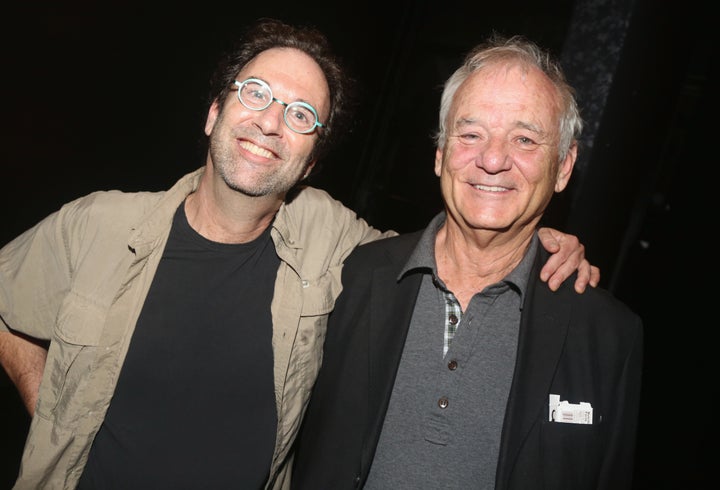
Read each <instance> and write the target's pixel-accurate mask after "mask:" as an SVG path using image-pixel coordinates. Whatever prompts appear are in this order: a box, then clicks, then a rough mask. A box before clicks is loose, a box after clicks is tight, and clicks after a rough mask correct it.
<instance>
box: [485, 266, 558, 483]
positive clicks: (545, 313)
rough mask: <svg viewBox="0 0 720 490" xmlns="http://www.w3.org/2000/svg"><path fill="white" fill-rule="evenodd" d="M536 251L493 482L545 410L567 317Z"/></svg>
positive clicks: (503, 478)
mask: <svg viewBox="0 0 720 490" xmlns="http://www.w3.org/2000/svg"><path fill="white" fill-rule="evenodd" d="M541 260H546V257H545V253H540V254H539V255H538V257H536V261H535V264H534V266H533V270H532V271H531V272H530V278H531V280H530V281H529V282H528V294H527V296H526V298H525V301H524V305H523V314H522V319H521V321H520V336H519V341H518V354H517V361H516V363H515V374H514V376H513V384H512V387H511V389H510V397H509V399H508V405H507V411H506V413H505V421H504V425H503V434H502V441H501V444H500V456H499V461H498V482H497V488H498V489H501V488H506V485H507V483H508V478H509V476H510V474H511V472H512V468H513V465H514V462H515V459H516V457H517V455H518V452H519V451H520V449H521V446H522V444H523V442H524V441H525V440H526V437H527V435H528V433H529V432H530V431H531V430H532V428H533V426H534V425H535V424H536V423H538V420H541V417H542V416H547V406H548V393H549V392H550V385H551V383H552V380H553V374H554V372H555V368H556V366H557V363H558V360H559V358H560V355H561V353H562V350H563V346H564V343H565V338H566V336H567V331H568V323H569V319H570V308H569V306H568V302H564V301H560V300H559V298H558V296H559V293H553V292H552V291H550V289H549V288H548V287H547V285H546V284H545V283H543V282H542V281H540V279H539V277H540V266H541V265H542V262H540V261H541Z"/></svg>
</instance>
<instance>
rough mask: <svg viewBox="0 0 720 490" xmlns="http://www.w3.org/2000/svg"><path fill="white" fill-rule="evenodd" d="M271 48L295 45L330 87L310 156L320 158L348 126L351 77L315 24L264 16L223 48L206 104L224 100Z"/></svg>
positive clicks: (211, 81)
mask: <svg viewBox="0 0 720 490" xmlns="http://www.w3.org/2000/svg"><path fill="white" fill-rule="evenodd" d="M272 48H295V49H298V50H300V51H302V52H304V53H306V54H307V55H309V56H310V57H311V58H312V59H313V60H315V62H316V63H317V64H318V65H319V66H320V68H321V69H322V71H323V73H324V74H325V78H326V80H327V83H328V87H329V88H330V115H329V116H328V118H327V121H326V127H325V128H322V129H321V130H320V131H318V139H317V142H316V144H315V147H314V148H313V153H312V157H313V158H317V159H318V160H321V157H322V156H324V155H325V154H326V153H327V152H328V151H329V149H330V148H331V147H332V145H333V144H335V142H336V141H337V139H338V136H340V135H341V134H343V132H344V130H345V128H346V127H347V124H348V122H349V121H348V120H349V115H348V111H349V108H348V106H349V105H350V104H349V100H348V99H349V98H350V91H351V85H352V80H351V79H350V77H349V76H348V75H347V74H346V73H345V70H344V68H343V67H342V65H341V62H340V60H339V58H338V57H337V56H336V55H335V54H334V53H333V52H332V50H331V48H330V43H329V42H328V40H327V38H326V37H325V35H324V34H323V33H321V32H320V31H318V30H317V29H316V28H314V27H309V26H291V25H288V24H286V23H284V22H281V21H279V20H276V19H269V18H263V19H259V20H258V21H257V22H256V23H255V24H253V25H251V26H250V27H249V28H248V29H247V30H246V31H245V34H244V36H243V37H242V38H241V39H239V40H238V41H237V42H236V43H234V44H233V45H232V47H231V48H230V49H229V50H228V51H226V52H225V53H224V55H223V57H222V58H221V60H220V61H219V63H218V65H217V68H216V69H215V72H214V73H213V75H212V77H211V79H210V92H209V94H208V95H209V96H208V104H211V103H212V102H213V101H215V100H218V102H220V103H223V102H224V101H225V99H226V98H227V97H228V94H229V93H230V88H231V87H232V84H233V80H235V77H236V76H237V74H238V73H239V72H240V71H241V70H242V69H243V67H244V66H245V65H246V64H248V63H249V62H250V61H251V60H252V59H253V58H255V57H256V56H257V55H259V54H260V53H262V52H263V51H266V50H268V49H272Z"/></svg>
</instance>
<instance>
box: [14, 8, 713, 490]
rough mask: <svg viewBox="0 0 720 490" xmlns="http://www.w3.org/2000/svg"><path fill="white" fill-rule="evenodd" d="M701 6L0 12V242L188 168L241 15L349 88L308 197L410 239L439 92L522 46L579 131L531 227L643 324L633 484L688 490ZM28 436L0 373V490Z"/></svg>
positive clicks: (697, 463)
mask: <svg viewBox="0 0 720 490" xmlns="http://www.w3.org/2000/svg"><path fill="white" fill-rule="evenodd" d="M270 3H272V5H270ZM708 10H709V5H703V4H702V3H701V2H698V3H696V2H693V1H686V2H669V1H661V0H658V1H653V0H635V1H631V0H627V1H601V0H576V1H572V0H558V1H550V0H545V1H542V0H536V1H529V0H506V1H504V2H500V3H499V4H498V3H491V2H460V1H456V0H448V1H441V2H431V1H416V2H410V1H398V2H394V3H393V2H390V1H386V2H377V1H369V2H365V3H363V4H362V5H359V4H355V3H345V4H343V5H341V4H340V3H339V2H338V3H335V2H321V1H320V2H269V3H268V5H267V6H264V5H255V4H253V3H252V2H241V1H236V2H221V1H212V0H208V1H204V2H198V4H197V5H192V6H190V7H187V6H183V7H181V6H179V5H178V4H171V3H169V4H168V5H167V7H161V6H159V4H157V3H154V4H152V6H151V7H150V6H147V5H143V4H140V3H137V4H136V3H135V2H122V3H120V2H112V1H111V2H97V3H95V2H58V3H55V4H53V5H51V6H44V5H42V4H36V3H33V4H32V5H31V6H17V5H15V6H13V7H8V6H6V7H4V8H3V16H2V20H1V21H0V22H2V27H3V28H2V30H1V31H2V34H0V35H1V36H2V37H1V38H0V39H2V43H1V46H2V47H1V48H0V49H1V50H2V63H3V67H2V75H1V76H0V80H1V81H0V87H2V92H0V97H2V99H1V100H2V114H3V127H2V129H3V130H2V132H1V133H0V134H2V140H0V142H1V143H2V144H1V145H0V151H2V157H1V158H0V179H1V180H0V182H1V183H2V185H1V186H0V189H1V190H0V210H1V211H0V212H1V213H2V215H1V216H2V221H0V245H3V244H5V243H6V242H8V241H9V240H11V239H12V238H13V237H15V236H16V235H18V234H19V233H21V232H22V231H24V230H25V229H27V228H29V227H30V226H32V225H33V224H34V223H36V222H37V221H39V220H40V219H42V218H43V217H45V216H46V215H47V214H49V213H51V212H53V211H54V210H56V209H57V208H59V207H60V205H61V204H63V203H64V202H66V201H69V200H71V199H74V198H76V197H79V196H81V195H83V194H86V193H88V192H91V191H94V190H98V189H122V190H127V191H134V190H162V189H165V188H167V187H169V186H170V185H171V184H172V183H174V182H175V181H176V180H177V179H178V178H179V177H180V176H181V175H183V174H185V173H186V172H188V171H190V170H193V169H195V168H196V167H198V166H200V165H202V164H203V163H204V161H203V155H202V152H201V151H200V150H201V148H202V146H201V144H200V142H201V138H202V137H203V124H204V118H205V110H206V108H205V105H204V98H205V90H206V88H207V79H208V77H209V75H210V70H211V68H212V67H213V64H214V61H215V59H216V56H217V54H218V51H219V50H220V49H221V48H223V47H225V46H226V43H227V42H228V41H229V40H230V39H232V38H233V36H234V35H235V34H236V33H237V32H238V31H239V30H240V29H242V28H243V27H244V26H245V25H246V24H247V23H248V22H251V21H252V20H254V19H255V18H257V17H260V16H269V17H277V18H281V19H283V20H286V21H290V22H298V23H306V24H313V25H315V26H317V27H319V28H320V29H321V30H322V31H324V32H325V33H326V34H327V35H328V37H329V38H330V40H331V42H332V43H333V45H334V46H335V47H336V50H337V51H338V53H339V54H340V55H341V57H342V58H343V59H344V60H345V62H346V64H347V65H348V66H349V67H350V69H351V73H352V74H353V75H354V76H355V78H356V79H357V81H358V84H359V87H360V89H361V91H360V97H361V98H360V100H361V102H362V103H361V105H360V106H359V108H358V115H357V118H356V121H355V126H354V129H353V131H352V132H351V133H350V134H349V135H348V137H347V139H346V140H345V141H344V142H343V144H342V146H341V148H339V149H338V150H337V151H335V152H334V153H333V154H332V155H331V156H330V158H327V159H326V161H325V166H324V168H323V169H322V170H321V172H320V173H318V174H317V175H316V176H315V177H313V179H312V182H313V183H314V184H315V185H317V186H319V187H323V188H325V189H327V190H329V191H330V192H331V193H332V194H333V195H334V196H335V197H336V198H338V199H340V200H342V201H343V202H344V203H345V204H347V205H348V206H350V207H352V208H353V209H355V210H356V211H357V212H358V213H359V214H360V215H361V216H363V217H365V218H366V219H367V220H368V221H369V222H370V223H371V224H373V225H375V226H377V227H379V228H383V229H385V228H393V229H396V230H398V231H401V232H404V231H411V230H415V229H418V228H420V227H422V226H423V225H424V224H425V223H426V222H427V221H428V220H429V219H430V217H432V216H433V215H434V214H435V213H436V212H437V211H438V210H439V209H440V206H441V204H440V197H439V193H438V188H437V187H438V185H437V179H436V177H435V175H434V173H433V159H434V148H433V145H432V140H431V134H432V132H433V131H434V129H435V127H436V123H437V112H438V105H439V97H440V85H441V84H442V82H443V81H444V80H445V78H447V77H448V76H449V75H450V73H451V71H452V70H453V69H454V68H455V67H456V66H457V65H458V64H459V62H460V61H461V59H462V56H463V55H464V54H465V52H466V51H467V50H468V49H469V48H470V47H472V46H473V45H474V44H476V43H477V42H480V41H481V40H483V39H484V38H485V37H486V36H487V35H488V34H490V33H491V32H492V31H493V30H495V31H499V32H501V33H505V34H524V35H526V36H528V37H530V38H531V39H533V40H535V41H537V42H538V43H539V44H541V45H543V46H545V47H547V48H549V49H551V50H552V51H553V52H554V53H555V54H556V55H557V56H558V57H560V59H561V60H562V62H563V65H564V66H565V69H566V73H567V75H568V78H569V80H570V82H571V83H572V84H573V85H574V86H575V87H576V88H577V90H578V99H579V102H580V105H581V108H582V112H583V116H584V119H585V120H586V130H585V134H584V136H583V141H582V146H581V154H580V157H579V160H578V163H577V165H576V169H575V172H574V175H573V178H572V181H571V185H570V188H569V189H568V190H566V191H565V192H564V193H563V194H561V195H560V196H558V197H557V198H556V200H555V202H554V203H553V205H552V208H551V209H550V211H549V213H548V215H547V224H549V225H552V226H555V227H557V228H560V229H562V230H564V231H567V232H570V233H573V234H576V235H578V236H579V237H580V239H581V241H582V242H583V243H584V244H585V245H586V247H587V256H588V257H589V259H590V260H591V262H592V263H593V264H596V265H598V266H600V268H601V271H602V285H603V286H604V287H606V288H608V289H610V290H611V291H613V292H614V293H615V294H616V295H617V296H618V297H619V298H620V299H622V300H623V301H625V302H626V303H627V304H629V305H630V306H631V307H632V308H633V309H634V310H635V311H637V312H638V313H639V314H640V315H641V316H642V317H643V320H644V323H645V368H644V385H643V398H642V406H641V413H640V427H639V434H638V448H637V468H636V485H635V488H636V489H665V488H667V489H694V488H705V487H706V486H707V484H708V483H709V472H710V471H709V465H710V462H711V460H714V459H715V458H714V457H712V458H711V454H712V455H713V456H714V455H715V454H716V453H717V452H716V451H715V450H714V447H713V448H711V444H710V434H711V432H712V433H713V435H714V434H715V433H716V429H715V426H716V424H715V422H714V408H715V407H714V405H713V400H715V399H717V394H718V393H717V392H718V389H717V382H716V381H715V380H714V379H711V376H710V375H711V373H710V369H711V360H712V358H713V356H715V355H716V351H715V349H714V348H713V347H711V346H712V344H713V340H714V338H715V337H716V335H714V334H713V332H712V330H713V327H712V324H714V321H716V320H712V318H713V316H711V315H708V312H704V311H702V308H704V307H706V305H707V304H712V303H710V301H711V300H712V298H711V297H710V291H711V290H710V286H708V285H707V284H708V283H707V280H708V279H712V278H713V276H714V275H715V273H714V271H715V270H716V267H715V266H714V265H712V266H711V265H710V264H714V260H713V259H712V257H713V255H710V246H709V244H710V243H711V242H712V241H713V239H712V238H711V237H710V236H708V235H710V234H711V232H712V229H711V226H713V223H716V222H717V221H716V218H715V217H714V216H713V215H712V214H711V213H712V208H710V206H709V203H710V195H709V193H710V192H711V191H710V185H711V175H713V174H714V173H715V171H716V169H715V168H714V167H716V166H717V163H718V159H717V156H715V157H713V155H716V154H717V151H716V150H715V148H716V145H717V143H716V141H715V140H714V138H715V137H717V135H716V134H715V132H714V131H713V132H711V131H710V129H711V126H710V96H711V87H712V88H713V89H717V85H716V84H715V83H716V82H717V80H716V79H714V78H713V80H712V82H711V68H712V69H714V67H715V65H716V49H715V48H716V47H717V46H716V45H715V44H714V41H711V40H712V39H714V38H715V36H714V35H713V34H712V33H711V31H710V29H714V28H716V26H715V25H712V23H711V21H710V19H711V15H710V12H709V11H708ZM711 60H712V61H711ZM712 75H713V77H714V76H715V72H713V73H712ZM713 82H715V83H713ZM714 91H715V90H713V92H714ZM683 247H684V248H683ZM681 254H682V256H683V257H686V260H685V261H684V262H683V263H682V264H681V263H680V261H679V257H680V255H681ZM0 287H1V285H0ZM708 317H710V323H709V322H708V320H707V318H708ZM713 378H714V377H713ZM27 426H28V418H27V416H26V415H25V414H24V412H23V409H22V406H21V404H20V402H19V399H18V397H17V395H16V394H15V391H14V388H13V387H12V386H11V384H10V383H9V381H8V380H7V379H6V377H5V376H4V373H0V445H1V447H0V451H2V454H3V456H2V457H1V458H0V489H3V488H9V487H10V486H11V484H12V481H13V480H14V476H15V474H16V471H17V464H18V461H19V455H20V451H21V448H22V444H23V441H24V436H25V433H26V430H27ZM711 451H714V452H713V453H711Z"/></svg>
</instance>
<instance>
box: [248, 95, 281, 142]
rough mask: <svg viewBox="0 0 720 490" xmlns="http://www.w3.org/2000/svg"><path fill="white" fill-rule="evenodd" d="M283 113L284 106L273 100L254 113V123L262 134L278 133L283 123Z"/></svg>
mask: <svg viewBox="0 0 720 490" xmlns="http://www.w3.org/2000/svg"><path fill="white" fill-rule="evenodd" d="M284 114H285V107H284V106H283V105H282V104H280V103H279V102H277V101H275V100H273V101H272V103H271V104H270V105H269V106H267V107H266V108H265V109H263V110H262V111H257V112H256V113H255V124H256V125H257V126H258V127H259V128H260V130H261V131H262V132H263V134H279V133H280V132H281V130H282V126H283V125H284V124H285V120H284Z"/></svg>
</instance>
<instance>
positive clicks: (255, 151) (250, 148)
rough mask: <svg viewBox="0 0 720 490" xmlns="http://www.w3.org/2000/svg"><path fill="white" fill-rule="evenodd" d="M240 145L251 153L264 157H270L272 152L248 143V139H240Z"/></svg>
mask: <svg viewBox="0 0 720 490" xmlns="http://www.w3.org/2000/svg"><path fill="white" fill-rule="evenodd" d="M240 146H241V147H243V148H245V149H246V150H247V151H249V152H250V153H252V154H253V155H258V156H261V157H265V158H272V157H273V154H272V152H270V151H268V150H266V149H265V148H260V147H259V146H257V145H254V144H252V143H250V142H249V141H241V142H240Z"/></svg>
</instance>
